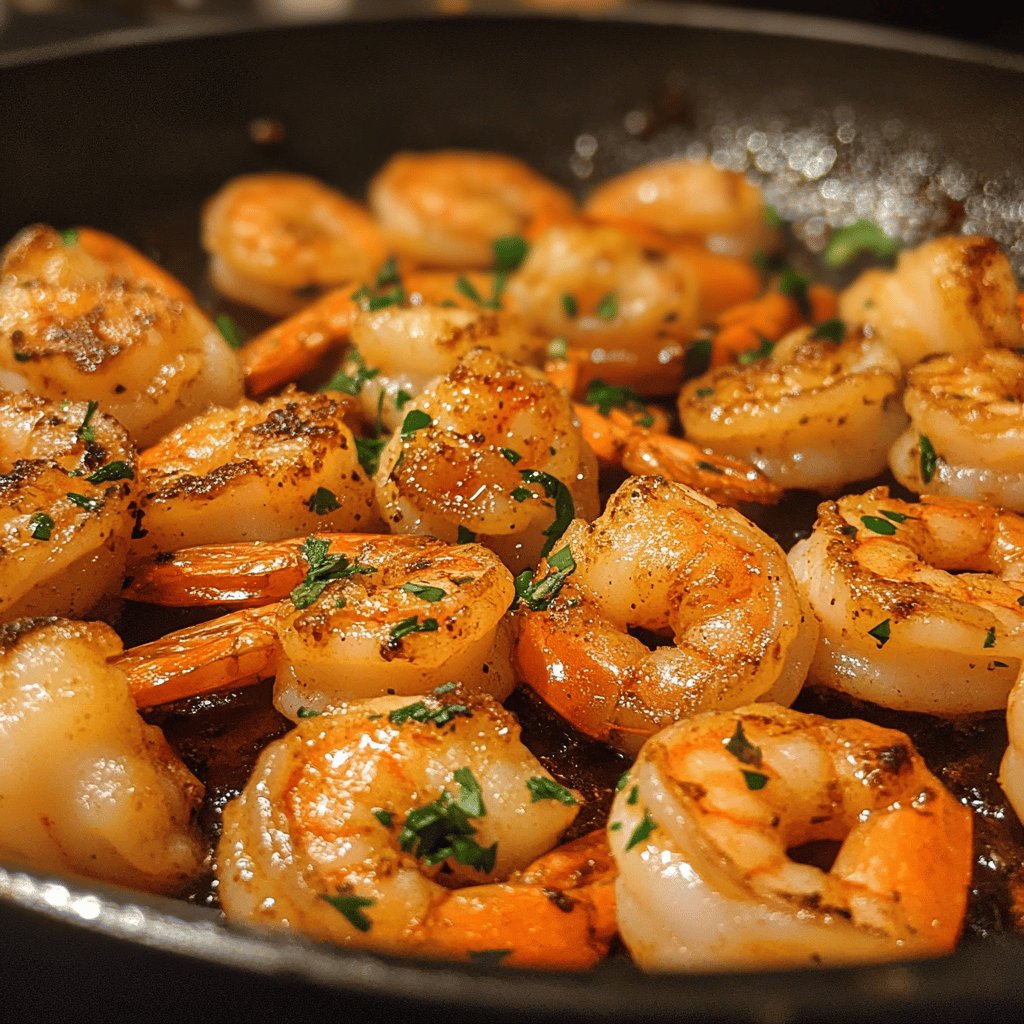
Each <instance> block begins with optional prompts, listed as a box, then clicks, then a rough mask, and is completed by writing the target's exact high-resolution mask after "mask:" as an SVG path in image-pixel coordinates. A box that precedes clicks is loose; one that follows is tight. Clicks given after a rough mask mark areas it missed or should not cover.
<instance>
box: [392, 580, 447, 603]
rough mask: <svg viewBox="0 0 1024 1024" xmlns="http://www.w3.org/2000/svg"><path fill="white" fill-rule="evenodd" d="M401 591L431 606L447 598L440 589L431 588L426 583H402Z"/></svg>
mask: <svg viewBox="0 0 1024 1024" xmlns="http://www.w3.org/2000/svg"><path fill="white" fill-rule="evenodd" d="M402 590H404V591H405V592H406V593H407V594H412V595H413V596H414V597H418V598H420V599H421V600H423V601H429V602H430V603H431V604H433V603H434V602H435V601H442V600H444V598H445V597H447V596H448V595H447V594H446V593H445V591H443V590H442V589H441V588H440V587H431V586H429V585H428V584H426V583H403V584H402Z"/></svg>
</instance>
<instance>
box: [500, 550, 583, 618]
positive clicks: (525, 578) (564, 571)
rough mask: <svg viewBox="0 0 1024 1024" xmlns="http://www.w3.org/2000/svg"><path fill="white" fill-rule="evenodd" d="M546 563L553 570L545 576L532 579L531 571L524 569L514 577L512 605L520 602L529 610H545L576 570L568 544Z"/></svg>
mask: <svg viewBox="0 0 1024 1024" xmlns="http://www.w3.org/2000/svg"><path fill="white" fill-rule="evenodd" d="M548 565H549V566H550V567H551V568H552V569H553V570H554V571H553V572H549V573H548V574H547V575H546V576H544V577H542V578H541V579H539V580H537V581H536V582H533V581H532V577H533V573H532V572H531V571H530V570H529V569H524V570H523V571H522V572H521V573H520V574H519V575H518V576H517V577H516V579H515V588H516V599H515V601H514V602H513V607H515V605H517V604H518V603H519V602H522V603H523V604H525V605H526V607H527V608H529V609H530V611H531V612H542V611H546V610H547V608H548V606H549V605H550V604H551V601H552V599H553V598H554V597H556V596H557V595H558V592H559V591H560V590H561V589H562V587H563V586H564V584H565V581H566V580H567V579H568V578H569V577H570V576H571V575H572V574H573V573H574V572H575V571H576V560H575V559H574V558H573V557H572V549H571V548H570V547H569V545H568V544H566V546H565V547H564V548H560V549H559V550H558V551H556V552H555V553H554V554H553V555H551V556H550V557H549V558H548Z"/></svg>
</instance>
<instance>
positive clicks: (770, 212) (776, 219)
mask: <svg viewBox="0 0 1024 1024" xmlns="http://www.w3.org/2000/svg"><path fill="white" fill-rule="evenodd" d="M761 217H762V219H763V220H764V223H765V226H766V227H769V228H771V229H772V230H773V231H777V230H778V229H779V228H781V227H782V217H780V216H779V211H778V210H777V209H776V208H775V207H774V206H772V204H771V203H765V204H764V209H762V210H761Z"/></svg>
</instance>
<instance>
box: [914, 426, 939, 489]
mask: <svg viewBox="0 0 1024 1024" xmlns="http://www.w3.org/2000/svg"><path fill="white" fill-rule="evenodd" d="M917 447H918V450H919V452H920V463H921V479H922V480H923V481H924V482H925V483H926V484H930V483H931V482H932V477H933V476H935V468H936V466H938V464H939V457H938V456H937V455H936V454H935V449H934V448H933V447H932V443H931V441H929V440H928V438H927V437H926V436H925V435H924V434H918V436H917Z"/></svg>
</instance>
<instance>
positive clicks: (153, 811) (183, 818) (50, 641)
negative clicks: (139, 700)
mask: <svg viewBox="0 0 1024 1024" xmlns="http://www.w3.org/2000/svg"><path fill="white" fill-rule="evenodd" d="M120 649H121V642H120V640H118V638H117V636H116V634H115V633H114V631H113V630H112V629H110V627H109V626H105V625H103V624H102V623H98V622H72V621H70V620H67V619H22V620H19V621H18V622H14V623H9V624H8V625H5V626H0V745H2V746H3V751H4V756H3V758H2V759H0V858H2V859H3V860H5V861H8V862H10V861H14V862H17V863H21V864H23V865H25V866H27V867H29V868H31V869H32V870H34V871H42V872H54V871H55V872H71V873H73V874H75V875H80V876H86V877H88V878H97V879H100V880H102V881H105V882H111V883H114V884H117V885H125V886H131V887H133V888H136V889H145V890H147V891H149V892H162V893H173V892H175V891H177V890H180V889H181V888H182V887H183V885H184V884H185V882H187V881H188V879H189V878H191V877H193V876H195V875H196V874H198V873H199V871H200V870H201V869H202V867H203V862H204V851H203V846H202V842H201V839H200V836H199V832H198V829H197V828H196V826H195V822H194V816H195V814H196V812H197V810H198V806H199V802H200V799H201V798H202V792H203V787H202V785H201V784H200V783H199V781H198V780H197V779H196V778H194V777H193V775H192V774H191V773H190V772H189V771H188V770H187V769H186V768H185V766H184V765H183V764H182V763H181V761H180V760H179V759H178V757H177V755H176V754H175V753H174V752H173V751H172V750H171V748H170V747H169V746H168V745H167V742H166V741H165V740H164V737H163V735H162V733H161V732H160V730H159V729H157V728H156V727H155V726H151V725H146V724H145V723H144V722H143V721H142V719H141V718H140V717H139V714H138V712H137V711H136V709H135V706H134V704H133V703H132V699H131V695H130V693H129V690H128V684H127V680H126V679H125V676H124V673H123V672H121V671H120V669H118V668H116V667H114V666H112V665H110V664H108V661H107V659H108V658H110V657H112V656H113V655H115V654H117V652H118V651H119V650H120ZM55 752H56V753H57V754H58V756H55Z"/></svg>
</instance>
